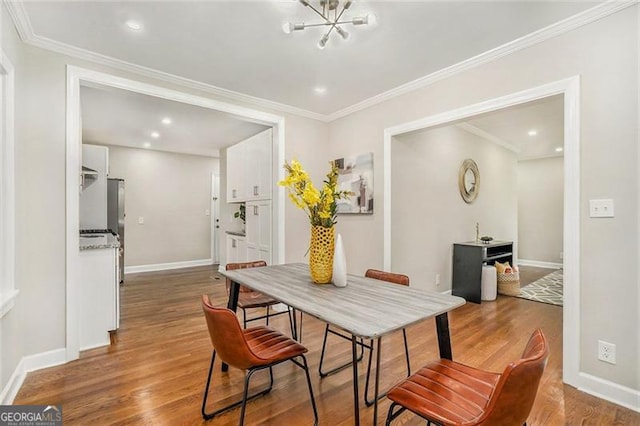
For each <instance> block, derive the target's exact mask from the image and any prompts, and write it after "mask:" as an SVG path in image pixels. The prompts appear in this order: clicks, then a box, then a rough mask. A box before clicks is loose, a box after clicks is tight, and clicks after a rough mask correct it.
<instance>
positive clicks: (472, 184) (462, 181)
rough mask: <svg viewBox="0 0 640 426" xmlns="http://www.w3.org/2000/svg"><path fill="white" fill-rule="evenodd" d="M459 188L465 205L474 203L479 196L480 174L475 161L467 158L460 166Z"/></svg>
mask: <svg viewBox="0 0 640 426" xmlns="http://www.w3.org/2000/svg"><path fill="white" fill-rule="evenodd" d="M458 187H459V189H460V195H461V196H462V199H463V200H464V201H465V203H472V202H473V200H475V199H476V197H477V196H478V191H479V189H480V172H479V171H478V165H477V164H476V162H475V161H473V160H472V159H470V158H467V159H466V160H464V161H463V162H462V166H460V172H459V173H458Z"/></svg>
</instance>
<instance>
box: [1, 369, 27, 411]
mask: <svg viewBox="0 0 640 426" xmlns="http://www.w3.org/2000/svg"><path fill="white" fill-rule="evenodd" d="M26 377H27V372H26V371H24V358H23V359H21V360H20V362H19V363H18V365H17V366H16V369H15V370H13V373H12V374H11V377H9V381H7V384H6V385H5V386H4V388H3V389H2V393H0V404H1V405H11V404H13V400H14V399H15V398H16V395H18V391H19V390H20V388H21V387H22V383H24V379H25V378H26Z"/></svg>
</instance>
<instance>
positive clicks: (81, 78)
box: [65, 65, 285, 361]
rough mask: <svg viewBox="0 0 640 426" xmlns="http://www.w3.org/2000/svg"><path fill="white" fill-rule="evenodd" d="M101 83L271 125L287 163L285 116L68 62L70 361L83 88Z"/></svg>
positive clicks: (277, 196) (280, 172) (70, 356)
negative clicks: (83, 86) (285, 155)
mask: <svg viewBox="0 0 640 426" xmlns="http://www.w3.org/2000/svg"><path fill="white" fill-rule="evenodd" d="M83 84H84V85H92V84H94V85H95V84H98V85H103V86H109V87H114V88H118V89H124V90H128V91H131V92H136V93H140V94H143V95H149V96H155V97H158V98H163V99H168V100H171V101H176V102H182V103H185V104H189V105H195V106H200V107H203V108H209V109H213V110H216V111H221V112H226V113H229V114H232V115H234V116H236V117H238V118H240V119H242V120H244V121H248V122H253V123H259V124H264V125H268V126H272V128H273V145H272V149H273V157H274V160H275V161H277V163H278V164H284V147H285V119H284V117H283V116H280V115H275V114H270V113H266V112H263V111H259V110H255V109H250V108H246V107H242V106H238V105H234V104H230V103H226V102H221V101H218V100H214V99H211V98H207V97H204V96H198V95H193V94H189V93H185V92H180V91H179V90H174V89H169V88H167V87H162V86H157V85H154V84H150V83H144V82H142V81H137V80H131V79H128V78H123V77H118V76H115V75H112V74H108V73H104V72H99V71H94V70H90V69H86V68H81V67H78V66H74V65H67V88H66V97H67V108H66V277H65V281H66V360H67V361H71V360H74V359H77V358H78V357H79V356H80V349H79V327H78V311H79V303H80V301H79V300H78V290H79V266H80V265H79V264H80V250H79V247H78V235H79V231H80V228H79V206H80V173H81V166H82V164H81V152H82V151H81V146H82V125H81V110H80V86H81V85H83ZM282 179H284V169H283V168H282V167H276V168H274V170H273V190H272V193H273V201H274V203H273V206H272V208H273V226H274V231H275V232H274V237H275V238H274V241H273V255H274V256H273V259H274V261H277V262H278V263H284V251H285V246H284V244H285V235H284V208H285V191H284V188H283V187H280V186H278V185H277V182H278V181H280V180H282Z"/></svg>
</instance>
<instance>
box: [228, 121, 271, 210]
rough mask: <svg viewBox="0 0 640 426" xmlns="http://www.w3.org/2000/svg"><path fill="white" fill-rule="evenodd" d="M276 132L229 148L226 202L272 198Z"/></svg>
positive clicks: (266, 133)
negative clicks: (273, 154) (274, 137)
mask: <svg viewBox="0 0 640 426" xmlns="http://www.w3.org/2000/svg"><path fill="white" fill-rule="evenodd" d="M272 145H273V131H272V130H271V129H267V130H265V131H264V132H262V133H258V134H257V135H255V136H252V137H250V138H249V139H246V140H244V141H242V142H240V143H238V144H236V145H233V146H231V147H229V148H228V149H227V202H228V203H238V202H242V201H251V200H267V199H270V198H271V187H272V186H273V183H274V182H273V173H272V170H273V166H272Z"/></svg>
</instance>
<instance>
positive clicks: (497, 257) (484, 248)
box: [451, 241, 513, 303]
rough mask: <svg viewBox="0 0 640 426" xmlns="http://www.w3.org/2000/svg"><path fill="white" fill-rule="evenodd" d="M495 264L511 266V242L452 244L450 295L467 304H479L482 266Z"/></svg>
mask: <svg viewBox="0 0 640 426" xmlns="http://www.w3.org/2000/svg"><path fill="white" fill-rule="evenodd" d="M495 262H509V263H510V264H511V265H513V242H511V241H494V242H492V243H490V244H484V243H476V242H468V243H458V244H454V245H453V277H452V285H451V294H453V295H454V296H460V297H464V298H465V299H466V300H467V301H469V302H474V303H480V300H481V290H482V286H481V284H482V283H481V281H482V265H483V264H489V265H493V264H494V263H495Z"/></svg>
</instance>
